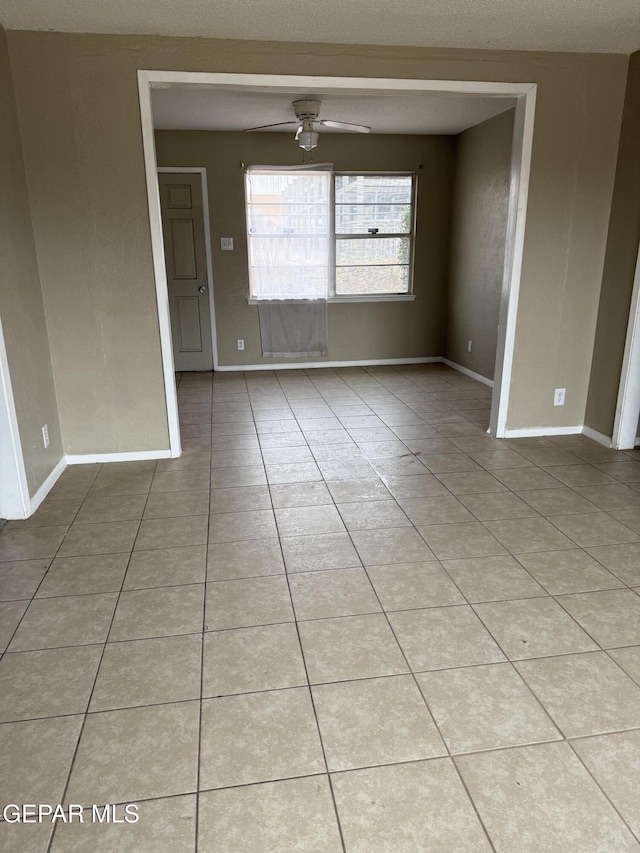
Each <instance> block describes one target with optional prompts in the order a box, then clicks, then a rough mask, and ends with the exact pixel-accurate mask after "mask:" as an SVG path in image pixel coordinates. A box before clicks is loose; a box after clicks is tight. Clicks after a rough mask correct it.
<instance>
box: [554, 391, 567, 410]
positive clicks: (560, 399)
mask: <svg viewBox="0 0 640 853" xmlns="http://www.w3.org/2000/svg"><path fill="white" fill-rule="evenodd" d="M566 393H567V389H566V388H556V390H555V391H554V392H553V405H554V406H564V395H565V394H566Z"/></svg>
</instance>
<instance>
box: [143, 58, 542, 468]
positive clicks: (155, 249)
mask: <svg viewBox="0 0 640 853" xmlns="http://www.w3.org/2000/svg"><path fill="white" fill-rule="evenodd" d="M188 85H198V86H216V87H223V88H225V89H227V90H229V89H236V90H238V91H260V90H268V89H275V90H279V91H286V92H295V91H299V92H301V93H304V92H307V93H308V92H309V91H314V90H321V89H325V90H327V89H328V90H334V91H345V90H349V89H351V90H356V91H366V92H367V93H368V94H369V93H375V92H379V93H381V94H387V95H388V94H391V93H393V92H398V93H405V94H406V93H407V92H439V93H446V94H451V95H454V94H462V95H471V96H475V97H492V98H515V99H516V110H515V119H514V132H513V145H512V152H511V184H510V191H509V212H508V220H507V222H508V225H507V246H506V252H505V265H504V272H503V284H502V296H501V303H500V325H499V328H498V345H497V352H496V373H495V381H494V389H493V397H492V405H491V417H490V426H489V432H490V433H491V435H494V436H496V437H497V438H504V436H505V433H506V430H507V416H508V412H509V394H510V389H511V374H512V369H513V358H514V349H515V338H516V318H517V312H518V298H519V293H520V281H521V274H522V259H523V252H524V237H525V226H526V214H527V200H528V194H529V176H530V170H531V154H532V148H533V129H534V117H535V105H536V93H537V84H536V83H508V82H479V81H475V80H420V79H401V78H386V77H383V78H376V77H312V76H297V75H285V74H236V73H218V72H198V71H149V70H139V71H138V95H139V99H140V119H141V125H142V140H143V153H144V164H145V173H146V179H147V197H148V204H149V224H150V229H151V247H152V253H153V266H154V273H155V281H156V296H157V302H158V322H159V327H160V339H161V349H162V362H163V370H164V377H165V389H166V397H167V417H168V422H169V435H170V440H171V450H172V455H174V447H178V448H179V445H180V429H179V423H178V407H177V396H176V387H175V375H174V371H173V352H172V346H171V326H170V320H169V297H168V290H167V277H166V270H165V266H164V247H163V239H162V220H161V216H160V195H159V189H158V175H157V168H158V167H157V160H156V149H155V138H154V125H153V108H152V104H151V89H152V88H153V87H154V86H156V87H158V86H162V87H163V88H167V87H170V86H176V87H180V86H182V87H184V86H188ZM212 301H213V300H212ZM301 366H302V367H304V366H308V365H301ZM179 452H180V451H179V449H178V453H177V454H175V455H179Z"/></svg>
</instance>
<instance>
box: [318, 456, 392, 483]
mask: <svg viewBox="0 0 640 853" xmlns="http://www.w3.org/2000/svg"><path fill="white" fill-rule="evenodd" d="M397 461H398V460H395V459H374V460H371V462H369V461H367V460H366V459H338V460H335V461H332V460H328V461H324V462H319V463H318V468H319V469H320V471H321V473H322V477H323V478H324V479H325V480H326V481H327V482H329V481H331V480H366V479H377V474H376V470H377V468H376V466H377V465H383V464H387V463H397ZM372 465H373V467H372ZM374 468H376V470H374Z"/></svg>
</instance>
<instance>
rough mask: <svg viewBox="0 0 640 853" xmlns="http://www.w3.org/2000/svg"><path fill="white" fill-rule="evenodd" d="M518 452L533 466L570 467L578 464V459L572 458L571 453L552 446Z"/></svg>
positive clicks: (524, 448) (523, 448) (523, 449)
mask: <svg viewBox="0 0 640 853" xmlns="http://www.w3.org/2000/svg"><path fill="white" fill-rule="evenodd" d="M518 452H519V453H521V454H522V456H524V457H525V459H528V460H529V461H530V462H533V464H534V465H540V466H543V465H546V466H553V467H555V466H557V465H571V464H573V463H576V462H578V457H577V456H574V455H573V453H569V451H567V450H562V449H561V448H559V447H554V446H553V445H548V446H546V447H540V448H528V447H522V448H521V449H520V450H519V451H518Z"/></svg>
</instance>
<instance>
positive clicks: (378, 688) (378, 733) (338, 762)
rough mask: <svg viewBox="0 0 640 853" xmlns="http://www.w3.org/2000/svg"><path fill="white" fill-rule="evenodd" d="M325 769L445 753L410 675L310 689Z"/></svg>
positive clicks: (346, 767)
mask: <svg viewBox="0 0 640 853" xmlns="http://www.w3.org/2000/svg"><path fill="white" fill-rule="evenodd" d="M313 700H314V704H315V708H316V713H317V715H318V724H319V726H320V732H321V734H322V742H323V744H324V749H325V753H326V756H327V764H328V767H329V770H330V771H332V770H352V769H355V768H357V767H369V766H372V765H376V764H393V763H396V762H400V761H415V760H417V759H420V758H434V757H435V756H441V755H446V749H445V747H444V744H443V743H442V738H441V737H440V735H439V734H438V731H437V729H436V727H435V725H434V723H433V720H432V718H431V715H430V714H429V711H428V710H427V707H426V705H425V703H424V701H423V699H422V696H421V695H420V691H419V690H418V688H417V687H416V685H415V681H414V680H413V677H412V676H410V675H398V676H391V677H389V678H374V679H364V680H362V681H346V682H341V683H339V684H321V685H318V686H316V687H314V688H313Z"/></svg>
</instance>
